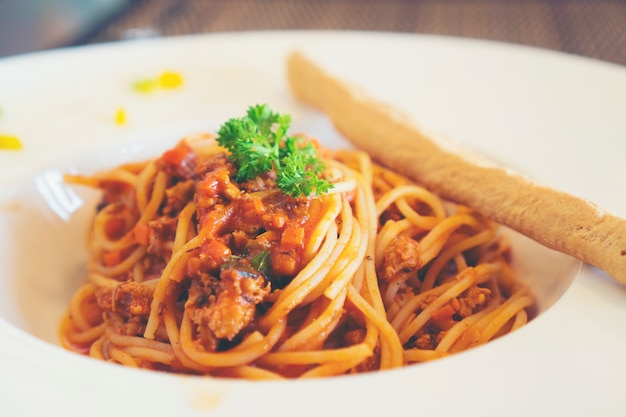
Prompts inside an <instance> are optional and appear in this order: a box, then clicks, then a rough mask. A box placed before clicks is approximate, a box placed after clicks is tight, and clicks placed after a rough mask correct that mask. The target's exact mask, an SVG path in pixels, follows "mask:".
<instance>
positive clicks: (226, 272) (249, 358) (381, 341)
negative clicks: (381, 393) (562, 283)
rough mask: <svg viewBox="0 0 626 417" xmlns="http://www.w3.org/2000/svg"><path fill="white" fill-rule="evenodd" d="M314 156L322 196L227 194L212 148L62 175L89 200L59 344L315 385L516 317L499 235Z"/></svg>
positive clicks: (256, 186) (368, 170) (261, 189)
mask: <svg viewBox="0 0 626 417" xmlns="http://www.w3.org/2000/svg"><path fill="white" fill-rule="evenodd" d="M307 140H308V139H307ZM316 146H318V148H319V153H320V155H322V156H323V157H324V161H325V165H326V169H325V171H324V175H325V177H326V178H327V179H328V180H329V181H330V182H331V183H332V184H333V188H332V189H331V190H330V191H329V192H328V193H325V194H322V195H319V196H318V195H311V196H301V197H291V196H288V195H286V194H284V193H283V192H281V191H280V190H279V189H278V188H277V186H276V178H275V173H274V172H273V171H270V172H267V173H265V174H262V175H260V176H258V177H257V178H254V179H252V180H248V181H245V182H237V181H235V180H234V177H235V175H234V174H235V173H236V167H235V165H234V164H233V163H232V161H230V160H229V159H228V154H227V152H226V151H225V149H224V148H222V147H220V146H219V144H218V143H217V142H216V140H215V137H214V136H211V135H196V136H190V137H186V138H184V139H183V140H181V141H180V142H179V143H178V144H177V145H176V146H175V147H174V148H172V149H170V150H168V151H166V152H164V153H163V154H162V155H161V156H160V157H158V158H154V159H152V160H149V161H146V162H143V163H133V164H127V165H122V166H119V167H117V168H115V169H112V170H110V171H107V172H102V173H99V174H96V175H93V176H77V175H67V176H66V180H67V181H68V182H70V183H74V184H82V185H88V186H91V187H96V188H99V189H101V190H102V192H103V197H102V201H101V203H100V204H99V206H98V208H97V213H96V215H95V217H94V220H93V223H92V225H91V228H90V232H89V250H90V254H91V258H90V259H89V261H88V264H87V271H88V272H87V280H86V281H85V283H84V284H83V285H82V286H81V287H80V288H79V289H78V290H77V291H76V293H75V295H74V296H73V298H72V299H71V301H70V303H69V307H68V310H67V314H66V315H65V317H64V318H63V320H62V322H61V325H60V337H61V341H62V344H63V346H64V347H66V348H67V349H70V350H72V351H76V352H79V353H82V354H86V355H89V356H91V357H94V358H99V359H102V360H105V361H109V362H114V363H118V364H122V365H125V366H131V367H139V368H148V369H155V370H162V371H169V372H177V373H191V374H201V375H211V376H219V377H233V378H247V379H271V378H297V377H320V376H331V375H342V374H348V373H357V372H367V371H373V370H378V369H390V368H396V367H400V366H403V365H407V364H411V363H417V362H423V361H428V360H432V359H436V358H441V357H444V356H446V355H449V354H451V353H454V352H459V351H462V350H466V349H468V348H471V347H473V346H477V345H479V344H482V343H485V342H488V341H489V340H492V339H493V338H496V337H499V336H501V335H503V334H506V333H508V332H510V331H512V330H514V329H516V328H518V327H519V326H522V325H523V324H525V323H526V322H527V320H529V318H532V307H533V303H534V301H533V298H532V296H531V295H530V293H529V290H528V288H527V287H526V285H524V284H523V283H522V282H521V281H520V280H519V279H518V277H517V276H516V275H515V273H514V271H513V270H512V269H511V266H510V262H509V255H510V253H509V252H510V248H509V246H508V244H507V242H506V240H505V239H504V238H503V237H502V236H501V235H500V234H499V233H498V225H496V224H494V223H493V222H490V221H489V220H487V219H485V218H483V217H481V216H480V215H479V214H477V213H475V212H473V211H471V210H468V209H467V208H465V207H462V206H455V205H450V204H448V203H446V202H444V201H443V200H441V199H440V198H439V197H438V196H436V195H434V194H432V193H431V192H429V191H428V190H426V189H424V188H422V187H420V186H419V185H417V184H414V183H412V182H410V181H408V180H407V179H406V178H404V177H402V176H400V175H398V174H396V173H394V172H392V171H390V170H388V169H385V168H382V167H381V166H378V165H377V164H375V163H374V162H372V161H371V160H370V158H369V156H368V155H366V154H364V153H362V152H359V151H347V150H341V151H331V150H328V149H323V148H321V147H319V145H316Z"/></svg>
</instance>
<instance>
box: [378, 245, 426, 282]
mask: <svg viewBox="0 0 626 417" xmlns="http://www.w3.org/2000/svg"><path fill="white" fill-rule="evenodd" d="M419 258H420V250H419V243H418V242H417V241H416V240H414V239H412V238H411V237H410V236H406V235H399V236H397V237H396V238H394V239H393V240H392V241H391V243H390V244H389V246H388V247H387V248H386V249H385V252H384V258H383V265H382V278H383V279H384V280H385V281H387V282H391V281H395V280H398V279H406V278H408V277H409V276H410V275H411V274H412V273H414V272H415V271H417V270H418V269H419V267H420V266H421V265H420V259H419Z"/></svg>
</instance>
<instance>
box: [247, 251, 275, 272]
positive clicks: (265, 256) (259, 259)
mask: <svg viewBox="0 0 626 417" xmlns="http://www.w3.org/2000/svg"><path fill="white" fill-rule="evenodd" d="M250 265H252V267H253V268H254V269H256V270H257V271H259V272H260V273H262V274H263V275H264V276H266V277H267V276H268V275H269V273H270V271H271V270H272V265H271V258H270V252H269V251H266V250H264V251H262V252H259V253H257V254H256V255H254V256H253V257H252V259H250Z"/></svg>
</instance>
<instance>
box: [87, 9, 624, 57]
mask: <svg viewBox="0 0 626 417" xmlns="http://www.w3.org/2000/svg"><path fill="white" fill-rule="evenodd" d="M310 29H322V30H367V31H387V32H402V33H422V34H439V35H449V36H459V37H468V38H475V39H489V40H496V41H502V42H509V43H516V44H522V45H529V46H535V47H541V48H546V49H551V50H556V51H562V52H566V53H572V54H577V55H582V56H587V57H591V58H595V59H600V60H603V61H608V62H612V63H616V64H619V65H626V1H623V0H551V1H550V0H545V1H544V0H510V1H507V0H443V1H441V0H314V1H310V0H263V1H260V0H179V1H176V2H173V1H170V0H134V1H131V2H130V3H129V6H128V7H126V8H125V9H123V10H122V11H121V12H119V13H118V14H117V15H115V16H113V17H112V18H110V19H108V20H107V21H106V22H104V23H103V24H101V25H100V26H98V27H96V28H95V29H94V30H93V31H91V32H90V33H88V34H86V35H85V36H83V38H82V39H80V40H79V41H77V42H76V43H77V44H79V45H82V44H93V43H100V42H109V41H117V40H123V39H129V38H137V37H146V36H176V35H187V34H198V33H216V32H234V31H250V30H310Z"/></svg>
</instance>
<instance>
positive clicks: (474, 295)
mask: <svg viewBox="0 0 626 417" xmlns="http://www.w3.org/2000/svg"><path fill="white" fill-rule="evenodd" d="M490 295H491V290H489V289H488V288H481V287H477V286H472V287H470V288H468V289H467V290H465V291H464V292H463V294H461V296H460V297H458V300H459V304H460V307H459V309H458V311H457V314H458V315H459V317H461V318H465V317H468V316H471V315H472V314H474V313H475V312H476V311H478V310H480V309H482V308H483V307H484V305H485V304H486V303H487V301H488V300H489V296H490Z"/></svg>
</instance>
